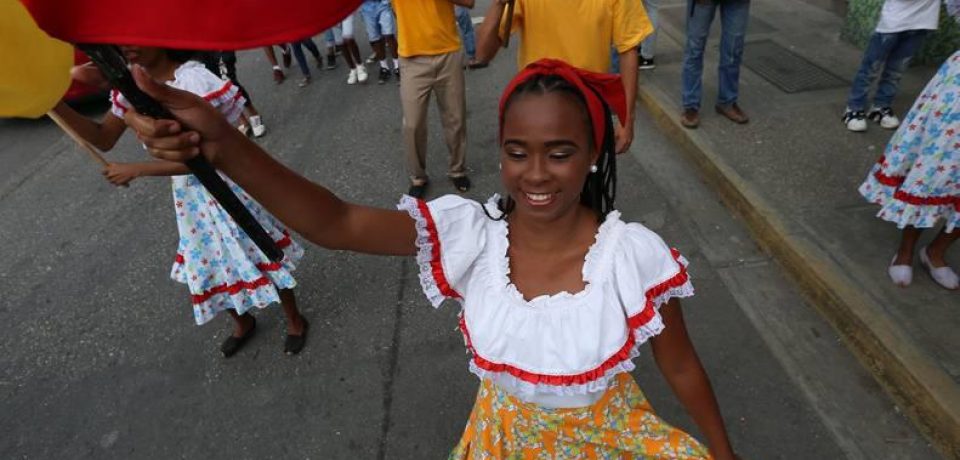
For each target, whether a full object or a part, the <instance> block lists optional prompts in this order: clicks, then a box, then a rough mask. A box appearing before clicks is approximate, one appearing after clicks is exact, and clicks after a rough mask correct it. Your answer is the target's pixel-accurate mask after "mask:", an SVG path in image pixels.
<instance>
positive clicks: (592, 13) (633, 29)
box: [477, 0, 653, 153]
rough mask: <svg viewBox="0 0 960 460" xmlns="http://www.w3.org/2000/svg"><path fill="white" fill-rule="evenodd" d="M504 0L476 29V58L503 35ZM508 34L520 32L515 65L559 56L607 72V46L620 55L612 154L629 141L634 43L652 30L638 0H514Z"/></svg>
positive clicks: (493, 49)
mask: <svg viewBox="0 0 960 460" xmlns="http://www.w3.org/2000/svg"><path fill="white" fill-rule="evenodd" d="M508 3H509V1H508V0H494V2H493V3H492V4H491V5H490V8H489V9H488V10H487V13H486V17H484V20H483V24H481V25H480V28H479V29H477V60H478V61H480V62H488V61H490V60H491V59H493V57H494V56H495V55H496V54H497V51H498V50H499V49H500V47H501V46H502V44H503V39H502V37H504V36H506V30H505V29H506V8H505V7H506V5H507V4H508ZM510 29H511V30H510V33H514V32H519V33H520V49H519V50H518V53H517V64H518V66H519V67H520V68H523V67H526V65H527V64H529V63H531V62H535V61H537V60H538V59H541V58H553V59H560V60H563V61H566V62H568V63H570V64H571V65H574V66H576V67H580V68H582V69H586V70H590V71H593V72H609V71H610V47H611V46H613V47H614V48H615V49H616V51H617V53H619V54H620V66H619V71H620V75H621V77H622V78H623V84H624V89H625V90H626V96H627V116H626V119H625V120H620V122H621V123H622V126H617V129H616V138H617V146H616V149H617V153H623V152H625V151H627V149H628V148H630V144H631V143H632V142H633V114H634V105H635V104H636V100H637V89H636V88H637V72H638V70H637V67H638V65H639V62H638V58H637V46H638V45H639V44H640V42H641V41H643V39H644V38H646V37H647V36H648V35H650V34H651V33H653V26H652V25H651V24H650V20H649V19H648V18H647V13H646V11H645V10H644V9H643V4H642V3H641V0H514V10H513V18H512V23H511V27H510Z"/></svg>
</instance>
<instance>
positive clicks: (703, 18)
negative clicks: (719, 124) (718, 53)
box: [680, 0, 717, 128]
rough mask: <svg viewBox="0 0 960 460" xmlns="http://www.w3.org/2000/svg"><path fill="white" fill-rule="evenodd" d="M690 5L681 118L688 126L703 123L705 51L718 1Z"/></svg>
mask: <svg viewBox="0 0 960 460" xmlns="http://www.w3.org/2000/svg"><path fill="white" fill-rule="evenodd" d="M687 8H688V11H690V15H689V16H688V17H687V28H686V36H687V40H686V44H685V45H684V49H683V73H682V77H681V84H682V87H681V101H682V104H683V114H682V116H681V119H680V122H681V123H682V124H683V126H684V127H687V128H696V127H697V126H699V125H700V102H701V99H702V93H703V81H702V77H703V51H704V49H705V48H706V46H707V36H708V35H709V33H710V24H711V23H712V22H713V16H714V15H715V14H716V11H717V5H716V4H715V3H713V2H711V3H709V4H701V3H700V2H699V1H698V0H687Z"/></svg>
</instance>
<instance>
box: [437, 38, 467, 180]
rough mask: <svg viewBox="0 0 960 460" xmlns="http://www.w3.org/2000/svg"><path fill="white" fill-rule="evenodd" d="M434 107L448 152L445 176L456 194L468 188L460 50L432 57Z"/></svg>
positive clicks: (464, 95)
mask: <svg viewBox="0 0 960 460" xmlns="http://www.w3.org/2000/svg"><path fill="white" fill-rule="evenodd" d="M435 58H436V62H437V66H438V68H437V69H436V75H437V81H436V82H435V83H434V91H435V92H436V93H437V107H438V108H439V109H440V122H441V124H442V125H443V138H444V140H445V141H446V143H447V150H448V151H449V152H450V166H449V169H448V170H447V176H449V177H450V180H451V181H452V182H453V185H454V187H456V189H457V191H459V192H461V193H462V192H466V191H467V190H469V189H470V179H469V178H467V167H466V158H467V123H466V120H467V98H466V86H465V84H464V76H463V51H455V52H453V53H448V54H444V55H441V56H435Z"/></svg>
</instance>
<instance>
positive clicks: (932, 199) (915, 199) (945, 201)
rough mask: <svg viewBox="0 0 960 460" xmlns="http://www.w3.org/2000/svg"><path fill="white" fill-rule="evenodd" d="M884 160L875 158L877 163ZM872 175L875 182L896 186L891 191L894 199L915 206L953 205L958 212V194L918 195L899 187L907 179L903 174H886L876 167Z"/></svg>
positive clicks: (959, 205) (959, 207) (959, 202)
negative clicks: (895, 189) (894, 189)
mask: <svg viewBox="0 0 960 460" xmlns="http://www.w3.org/2000/svg"><path fill="white" fill-rule="evenodd" d="M885 161H886V157H880V159H879V160H877V163H878V164H881V165H882V164H883V163H884V162H885ZM873 177H874V178H875V179H876V180H877V182H879V183H881V184H883V185H886V186H887V187H896V188H897V191H895V192H894V193H893V198H894V199H895V200H898V201H902V202H904V203H907V204H912V205H917V206H949V205H953V206H954V208H956V210H957V211H958V212H960V196H951V195H946V196H919V195H913V194H911V193H907V192H905V191H903V190H900V189H899V187H900V186H901V185H903V182H904V181H906V180H907V178H906V177H905V176H888V175H886V174H884V173H883V171H882V170H880V169H877V172H875V173H873Z"/></svg>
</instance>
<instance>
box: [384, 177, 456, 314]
mask: <svg viewBox="0 0 960 460" xmlns="http://www.w3.org/2000/svg"><path fill="white" fill-rule="evenodd" d="M397 209H400V210H402V211H406V212H407V213H408V214H410V217H412V218H413V220H414V223H415V225H416V228H417V247H418V248H419V250H418V251H417V264H418V265H419V266H420V286H421V287H422V288H423V292H424V294H425V295H426V296H427V300H429V301H430V304H431V305H433V306H434V307H439V306H440V304H441V303H442V302H443V300H444V299H461V298H462V297H461V296H460V293H458V292H457V291H456V290H454V289H453V287H452V286H451V285H450V282H449V281H448V280H447V276H446V274H444V272H443V262H442V257H441V254H442V253H441V244H440V235H439V234H438V233H437V225H436V222H435V221H434V220H433V215H432V214H431V213H430V207H429V206H427V202H426V201H424V200H418V199H415V198H413V197H410V196H406V195H405V196H404V197H403V198H401V199H400V204H398V205H397Z"/></svg>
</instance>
